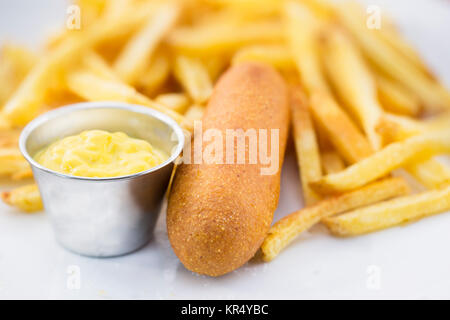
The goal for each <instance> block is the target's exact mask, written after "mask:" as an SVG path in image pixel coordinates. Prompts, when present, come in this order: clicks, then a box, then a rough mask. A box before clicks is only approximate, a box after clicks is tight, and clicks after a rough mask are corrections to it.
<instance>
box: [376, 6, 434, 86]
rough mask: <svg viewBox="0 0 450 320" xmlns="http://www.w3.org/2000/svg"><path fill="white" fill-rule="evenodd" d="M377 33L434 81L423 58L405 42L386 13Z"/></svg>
mask: <svg viewBox="0 0 450 320" xmlns="http://www.w3.org/2000/svg"><path fill="white" fill-rule="evenodd" d="M375 33H376V35H377V36H378V37H379V38H380V39H382V40H383V41H384V42H385V43H387V44H388V45H389V46H391V47H392V48H393V49H395V50H396V51H397V52H398V53H399V54H401V55H402V57H403V58H404V59H406V60H409V62H410V63H411V64H412V65H414V66H415V67H417V68H418V69H419V70H421V71H422V72H423V73H424V74H425V75H427V76H428V77H430V78H431V79H434V76H433V74H432V72H431V71H430V69H429V68H428V67H427V66H426V64H425V62H424V61H423V59H422V57H420V55H419V54H418V53H417V51H416V50H415V49H414V48H413V47H412V46H411V45H410V44H409V43H407V42H406V41H405V39H404V38H403V37H402V36H401V35H400V33H399V32H398V30H397V29H396V27H395V26H394V24H393V22H392V20H390V19H389V18H387V17H386V14H385V13H383V21H382V27H381V28H379V29H376V32H375Z"/></svg>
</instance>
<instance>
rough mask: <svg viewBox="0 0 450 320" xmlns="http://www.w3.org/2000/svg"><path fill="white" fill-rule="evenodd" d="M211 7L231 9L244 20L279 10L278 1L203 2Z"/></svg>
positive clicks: (211, 0) (226, 0) (235, 0)
mask: <svg viewBox="0 0 450 320" xmlns="http://www.w3.org/2000/svg"><path fill="white" fill-rule="evenodd" d="M205 1H206V2H207V3H209V4H212V5H216V6H217V5H218V4H219V5H222V6H225V8H229V9H231V10H232V11H233V12H235V14H241V15H242V16H243V17H245V18H246V19H251V18H252V17H254V16H257V17H259V16H264V15H271V14H275V13H277V12H278V11H279V9H280V5H281V4H280V1H279V0H205Z"/></svg>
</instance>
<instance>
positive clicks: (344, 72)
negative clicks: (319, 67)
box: [322, 27, 383, 150]
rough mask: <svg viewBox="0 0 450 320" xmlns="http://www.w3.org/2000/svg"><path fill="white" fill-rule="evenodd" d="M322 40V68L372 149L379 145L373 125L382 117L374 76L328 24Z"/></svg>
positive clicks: (340, 34) (339, 32)
mask: <svg viewBox="0 0 450 320" xmlns="http://www.w3.org/2000/svg"><path fill="white" fill-rule="evenodd" d="M323 39H324V41H323V42H322V45H323V47H324V48H323V50H324V51H325V52H326V53H325V54H324V55H323V57H324V62H325V67H326V68H325V69H326V71H327V74H328V76H329V78H330V79H331V81H332V83H333V87H334V88H335V89H336V91H337V93H338V95H339V97H340V98H341V100H342V101H343V102H344V104H345V106H346V107H348V108H349V110H350V111H351V113H352V114H353V116H354V117H355V118H356V119H357V120H358V121H359V123H360V125H361V127H362V128H363V129H364V132H365V133H366V136H367V138H368V140H369V142H370V144H371V146H372V148H373V149H374V150H379V149H380V148H381V137H380V136H379V135H378V133H377V132H376V126H377V124H378V122H379V119H380V117H381V116H382V113H383V111H382V108H381V106H380V105H379V103H378V100H377V91H376V87H375V82H374V79H373V77H372V75H371V73H370V71H369V69H368V67H367V65H366V63H365V61H364V60H363V57H362V56H360V54H359V52H358V50H357V49H356V48H355V47H354V46H353V44H352V43H351V41H350V39H349V38H348V37H347V36H346V35H345V34H344V33H343V32H341V31H339V30H338V29H335V28H334V29H333V28H332V27H329V28H328V29H327V31H326V33H325V37H324V38H323Z"/></svg>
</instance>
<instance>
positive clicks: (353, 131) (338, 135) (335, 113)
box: [310, 93, 373, 164]
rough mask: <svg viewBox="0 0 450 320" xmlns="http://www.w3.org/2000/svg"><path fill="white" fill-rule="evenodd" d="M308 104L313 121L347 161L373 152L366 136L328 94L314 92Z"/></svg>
mask: <svg viewBox="0 0 450 320" xmlns="http://www.w3.org/2000/svg"><path fill="white" fill-rule="evenodd" d="M310 105H311V113H312V115H313V117H314V120H315V122H316V123H317V124H318V125H319V126H320V128H322V130H323V132H325V134H326V135H327V137H328V139H329V140H330V141H331V143H332V144H333V146H334V147H335V148H336V151H338V152H339V154H340V155H341V156H342V158H344V160H345V161H346V162H347V163H349V164H353V163H355V162H358V161H360V160H362V159H364V158H366V157H368V156H370V155H371V154H372V153H373V149H372V147H371V146H370V144H369V142H368V141H367V139H366V137H365V136H364V135H363V134H362V133H361V132H360V131H359V129H358V128H357V127H356V126H355V124H354V123H353V122H352V120H351V119H350V118H349V117H348V115H347V114H346V113H345V112H344V111H343V110H342V109H341V108H340V107H339V106H338V104H337V103H336V102H335V101H334V99H333V98H332V97H331V96H330V95H328V94H323V93H314V94H313V95H312V97H311V100H310Z"/></svg>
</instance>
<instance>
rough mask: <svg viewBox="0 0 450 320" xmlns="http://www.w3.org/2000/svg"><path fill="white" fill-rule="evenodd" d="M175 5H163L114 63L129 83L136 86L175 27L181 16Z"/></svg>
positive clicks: (178, 8)
mask: <svg viewBox="0 0 450 320" xmlns="http://www.w3.org/2000/svg"><path fill="white" fill-rule="evenodd" d="M180 11H181V10H180V7H179V6H177V5H176V4H175V3H169V4H166V5H162V6H161V8H159V9H158V10H157V11H156V12H155V13H154V14H153V16H152V19H149V20H148V22H147V24H146V25H144V27H143V28H142V29H141V30H140V31H139V32H138V33H137V34H136V35H134V36H133V37H132V38H131V40H130V41H129V42H128V43H127V44H126V46H125V48H124V49H123V50H122V52H121V53H120V55H119V57H118V58H117V60H116V61H115V63H114V70H115V71H116V72H117V74H119V76H120V77H121V78H122V79H123V80H124V81H125V82H127V83H130V84H135V83H136V82H137V80H138V78H139V77H140V76H141V75H142V73H143V70H145V69H146V68H147V67H148V64H149V63H148V61H149V60H150V58H151V56H152V54H153V52H154V50H155V49H156V47H157V46H158V44H159V43H160V42H161V40H162V39H163V37H164V35H165V34H166V33H167V32H169V30H170V29H171V28H172V27H173V26H174V25H175V23H176V21H177V19H178V16H179V14H180Z"/></svg>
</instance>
